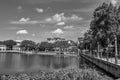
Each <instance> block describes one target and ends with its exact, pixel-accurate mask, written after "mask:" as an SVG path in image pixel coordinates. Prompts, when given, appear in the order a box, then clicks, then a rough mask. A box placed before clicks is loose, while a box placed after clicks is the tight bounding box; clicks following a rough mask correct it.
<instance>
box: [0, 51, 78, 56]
mask: <svg viewBox="0 0 120 80" xmlns="http://www.w3.org/2000/svg"><path fill="white" fill-rule="evenodd" d="M0 53H16V54H27V55H34V54H38V55H51V56H52V55H54V56H78V55H76V54H57V53H56V52H37V53H36V52H32V51H0Z"/></svg>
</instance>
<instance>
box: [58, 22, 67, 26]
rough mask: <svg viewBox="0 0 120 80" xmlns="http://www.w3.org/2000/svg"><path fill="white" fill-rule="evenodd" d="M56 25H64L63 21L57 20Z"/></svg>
mask: <svg viewBox="0 0 120 80" xmlns="http://www.w3.org/2000/svg"><path fill="white" fill-rule="evenodd" d="M57 25H60V26H62V25H65V22H58V23H57Z"/></svg>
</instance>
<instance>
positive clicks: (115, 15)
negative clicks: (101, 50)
mask: <svg viewBox="0 0 120 80" xmlns="http://www.w3.org/2000/svg"><path fill="white" fill-rule="evenodd" d="M119 26H120V7H119V8H118V7H117V6H114V5H113V4H112V3H110V4H106V3H103V4H102V5H101V6H99V7H98V8H96V9H95V11H94V13H93V20H92V21H91V25H90V29H91V30H92V35H93V38H95V39H96V40H97V42H98V43H99V44H100V45H102V46H103V47H107V48H109V44H111V43H112V42H113V40H114V45H115V63H117V56H118V49H117V48H118V44H117V43H118V34H119ZM103 41H106V42H104V44H103V43H102V42H103Z"/></svg>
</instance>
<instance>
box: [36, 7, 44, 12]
mask: <svg viewBox="0 0 120 80" xmlns="http://www.w3.org/2000/svg"><path fill="white" fill-rule="evenodd" d="M35 10H36V11H37V12H38V13H43V12H44V10H43V9H41V8H36V9H35Z"/></svg>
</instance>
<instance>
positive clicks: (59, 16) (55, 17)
mask: <svg viewBox="0 0 120 80" xmlns="http://www.w3.org/2000/svg"><path fill="white" fill-rule="evenodd" d="M82 19H83V18H82V17H79V16H77V15H75V14H73V15H71V16H69V17H66V16H65V15H64V13H60V14H58V13H57V14H55V15H53V16H52V17H50V18H47V19H46V20H45V21H46V22H51V23H54V22H67V21H79V20H82Z"/></svg>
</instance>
